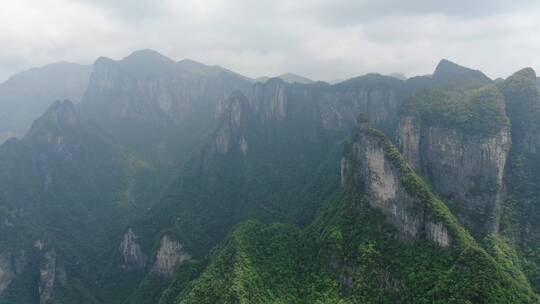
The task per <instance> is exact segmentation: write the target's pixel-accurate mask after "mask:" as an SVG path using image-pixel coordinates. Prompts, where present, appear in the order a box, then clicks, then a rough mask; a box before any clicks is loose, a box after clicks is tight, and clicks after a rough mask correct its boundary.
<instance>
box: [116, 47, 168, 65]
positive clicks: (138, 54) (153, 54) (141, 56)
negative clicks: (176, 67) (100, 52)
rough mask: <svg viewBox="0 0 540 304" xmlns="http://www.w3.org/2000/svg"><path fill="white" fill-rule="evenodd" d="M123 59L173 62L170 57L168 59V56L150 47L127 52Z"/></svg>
mask: <svg viewBox="0 0 540 304" xmlns="http://www.w3.org/2000/svg"><path fill="white" fill-rule="evenodd" d="M123 60H132V61H133V60H134V61H139V60H155V61H158V60H159V61H163V62H168V63H174V61H173V60H172V59H170V58H169V57H167V56H165V55H163V54H161V53H159V52H157V51H154V50H152V49H142V50H137V51H134V52H133V53H131V54H129V55H128V56H127V57H125V58H124V59H123Z"/></svg>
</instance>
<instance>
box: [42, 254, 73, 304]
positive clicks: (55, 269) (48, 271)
mask: <svg viewBox="0 0 540 304" xmlns="http://www.w3.org/2000/svg"><path fill="white" fill-rule="evenodd" d="M39 277H40V278H39V303H40V304H46V303H48V301H49V300H50V299H51V298H52V296H53V292H54V288H55V287H56V286H57V285H58V286H63V285H65V284H66V270H65V269H64V266H63V265H62V264H61V263H59V261H58V257H57V255H56V250H55V249H54V248H52V249H49V250H46V251H45V252H43V254H42V255H41V262H40V267H39Z"/></svg>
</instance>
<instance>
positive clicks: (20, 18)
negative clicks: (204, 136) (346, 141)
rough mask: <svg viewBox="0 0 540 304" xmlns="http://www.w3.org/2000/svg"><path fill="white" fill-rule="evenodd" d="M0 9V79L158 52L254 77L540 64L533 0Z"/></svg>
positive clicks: (46, 2) (39, 4)
mask: <svg viewBox="0 0 540 304" xmlns="http://www.w3.org/2000/svg"><path fill="white" fill-rule="evenodd" d="M2 6H3V7H2V10H1V11H0V18H1V20H2V22H1V23H0V45H2V51H1V52H0V81H3V80H5V79H6V78H7V77H8V76H9V75H12V74H13V73H16V72H19V71H22V70H25V69H29V68H31V67H35V66H41V65H45V64H48V63H52V62H58V61H71V62H77V63H85V64H90V63H92V62H93V61H94V60H95V59H96V58H97V57H99V56H102V55H105V56H109V57H112V58H121V57H123V56H125V55H126V54H129V53H130V52H132V51H133V50H136V49H141V48H152V49H155V50H157V51H159V52H161V53H163V54H165V55H167V56H169V57H171V58H174V59H177V60H179V59H183V58H190V59H193V60H197V61H200V62H204V63H206V64H219V65H222V66H225V67H227V68H229V69H232V70H235V71H237V72H239V73H242V74H244V75H246V76H250V77H260V76H264V75H278V74H281V73H285V72H294V73H298V74H301V75H304V76H306V77H310V78H312V79H320V80H333V79H345V78H348V77H352V76H357V75H361V74H364V73H367V72H380V73H393V72H402V73H405V74H406V75H407V76H412V75H419V74H426V73H429V72H431V71H432V68H433V66H434V65H435V64H436V63H437V62H438V61H439V60H440V59H441V58H448V59H450V60H452V61H455V62H459V63H461V64H464V65H467V66H471V67H474V68H477V69H481V70H482V71H484V72H485V73H486V74H487V75H489V76H490V77H493V78H496V77H506V76H508V75H509V74H510V73H512V72H513V71H515V70H517V69H519V68H521V67H523V66H532V67H533V68H540V39H538V29H539V28H540V19H539V18H538V16H539V15H540V4H538V2H536V1H527V0H524V1H502V0H499V1H461V0H460V1H452V2H443V1H425V0H415V1H406V3H405V2H403V1H391V0H385V1H350V0H340V1H330V0H315V1H313V0H309V1H308V0H301V1H293V2H292V1H284V0H272V1H270V0H263V1H245V0H232V1H223V0H211V1H198V0H190V1H174V0H163V1H150V0H134V1H113V0H99V1H90V0H19V1H8V2H5V3H3V5H2Z"/></svg>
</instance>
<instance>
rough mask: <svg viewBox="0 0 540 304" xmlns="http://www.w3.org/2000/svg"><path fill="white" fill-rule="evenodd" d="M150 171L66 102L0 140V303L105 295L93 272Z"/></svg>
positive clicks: (143, 194)
mask: <svg viewBox="0 0 540 304" xmlns="http://www.w3.org/2000/svg"><path fill="white" fill-rule="evenodd" d="M156 174H157V173H156V172H154V171H153V168H152V167H151V166H148V165H147V164H145V162H144V161H142V160H140V159H137V158H136V157H135V156H134V155H133V154H132V153H130V152H129V150H128V149H126V148H125V147H123V146H120V145H119V144H117V143H116V142H115V141H114V140H113V139H112V138H111V137H109V136H108V135H107V133H106V132H104V131H103V130H101V128H100V127H98V126H97V125H95V124H94V123H92V122H88V121H85V120H82V119H81V118H80V117H79V115H78V114H77V113H76V109H75V107H74V105H73V104H72V103H71V102H70V101H58V102H56V103H54V104H53V105H52V106H51V107H50V108H49V109H48V110H47V111H46V112H45V114H43V115H42V116H41V117H40V118H39V119H37V120H36V121H35V122H34V124H33V126H32V128H31V129H30V131H29V132H28V134H27V135H26V136H25V137H24V138H23V139H21V140H16V139H12V140H10V141H8V142H7V143H5V144H4V145H2V146H0V184H1V185H0V202H2V205H1V206H0V210H2V212H1V217H2V218H1V221H2V223H3V224H2V225H1V227H0V229H1V234H2V236H3V237H2V239H1V241H0V256H2V261H3V262H2V265H1V266H0V267H1V268H2V271H0V273H1V274H2V275H0V277H2V278H1V279H0V281H1V282H2V290H0V302H2V303H14V302H17V303H20V301H23V302H24V303H47V301H49V300H50V299H58V300H61V301H64V302H66V303H75V302H77V303H101V302H108V300H107V299H108V297H110V295H108V294H106V293H107V292H111V291H109V290H105V289H103V288H102V286H100V284H101V277H100V276H101V273H102V272H103V271H104V270H105V269H107V268H108V267H109V265H108V263H109V259H108V258H107V257H108V256H109V255H110V254H111V252H114V251H115V250H116V239H115V238H116V236H117V235H119V234H120V233H121V232H122V230H123V229H124V227H125V226H126V225H127V223H128V222H129V220H130V219H131V218H133V217H134V216H135V214H137V213H140V212H141V211H143V210H145V209H146V208H147V206H148V205H146V204H148V200H149V198H151V197H152V195H155V193H152V192H153V191H152V190H154V189H152V188H151V187H145V186H144V185H145V183H146V182H147V178H148V177H149V176H156ZM147 191H148V192H147ZM112 292H114V291H112ZM23 299H24V300H23Z"/></svg>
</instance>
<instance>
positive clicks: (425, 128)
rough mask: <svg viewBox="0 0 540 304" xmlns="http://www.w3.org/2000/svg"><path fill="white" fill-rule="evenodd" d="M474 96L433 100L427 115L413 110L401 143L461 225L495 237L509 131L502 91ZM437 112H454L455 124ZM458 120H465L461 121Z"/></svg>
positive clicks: (401, 131)
mask: <svg viewBox="0 0 540 304" xmlns="http://www.w3.org/2000/svg"><path fill="white" fill-rule="evenodd" d="M472 96H473V97H470V96H468V95H458V96H456V97H451V98H450V99H448V100H447V102H446V103H445V102H442V103H441V98H440V96H439V99H436V98H432V99H430V100H431V102H430V105H429V111H426V112H424V110H423V108H422V104H414V105H413V106H411V105H409V106H411V107H413V108H414V110H413V111H412V112H410V114H408V115H407V114H406V115H405V116H403V117H402V118H401V120H400V123H399V127H398V131H397V142H398V146H399V147H400V151H401V152H402V154H403V156H404V157H405V159H407V161H408V162H409V164H410V165H411V166H412V167H413V168H414V169H415V170H416V171H417V172H419V173H421V174H422V175H423V176H424V177H425V178H426V179H427V180H428V181H429V182H430V183H431V184H432V185H433V187H434V188H435V189H436V190H437V192H438V193H439V194H441V195H442V196H443V197H444V198H445V200H446V201H447V203H448V205H449V207H450V208H451V209H452V210H453V211H454V212H455V214H456V215H457V216H458V218H459V219H460V221H461V222H462V223H464V224H465V225H466V226H467V227H468V228H470V229H472V230H473V231H475V232H482V233H486V232H497V231H499V221H500V217H501V214H500V212H501V204H502V197H501V195H502V193H501V192H502V189H503V175H504V170H505V165H506V160H507V158H508V153H509V150H510V147H511V142H512V140H511V136H510V127H509V126H508V118H507V117H506V114H505V112H504V109H505V108H504V99H503V97H502V94H501V93H500V92H498V90H496V89H495V88H491V89H483V90H480V91H476V92H475V93H472ZM479 96H482V98H480V97H479ZM416 98H420V97H416ZM413 100H414V98H413ZM413 102H414V101H413ZM437 103H439V104H437ZM461 103H462V105H460V104H461ZM481 103H484V104H483V105H482V106H480V104H481ZM437 107H441V108H445V109H446V110H445V111H449V110H448V107H456V109H455V110H454V109H451V110H450V111H456V114H455V117H456V120H455V121H445V118H444V117H443V115H447V114H444V113H442V112H441V113H437V110H436V108H437ZM462 112H463V113H462ZM465 113H467V114H465ZM488 113H490V114H488ZM459 115H462V116H463V117H466V118H464V119H463V120H461V119H457V117H459ZM468 117H472V118H468ZM471 119H472V120H474V124H475V125H472V122H469V120H471ZM482 121H485V123H486V125H481V122H482ZM488 124H489V125H488Z"/></svg>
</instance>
